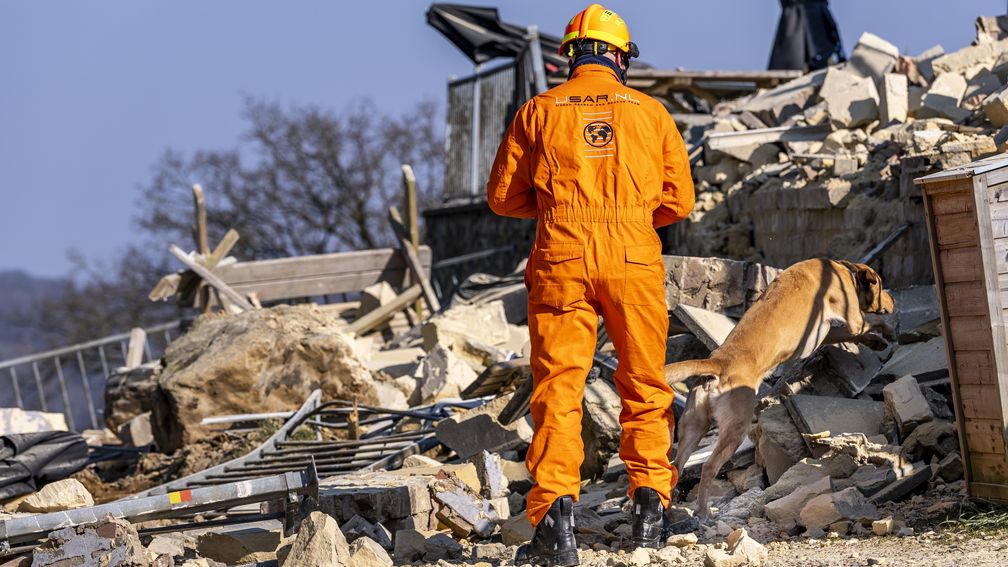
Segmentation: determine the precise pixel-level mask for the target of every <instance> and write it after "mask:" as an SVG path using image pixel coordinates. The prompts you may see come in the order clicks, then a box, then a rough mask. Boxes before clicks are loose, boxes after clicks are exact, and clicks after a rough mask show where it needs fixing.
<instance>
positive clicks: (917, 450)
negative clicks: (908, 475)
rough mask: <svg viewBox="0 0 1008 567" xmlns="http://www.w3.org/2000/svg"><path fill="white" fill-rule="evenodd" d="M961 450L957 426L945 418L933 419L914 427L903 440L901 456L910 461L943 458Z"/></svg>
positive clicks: (928, 460)
mask: <svg viewBox="0 0 1008 567" xmlns="http://www.w3.org/2000/svg"><path fill="white" fill-rule="evenodd" d="M958 450H959V437H958V436H957V435H956V431H955V426H954V425H952V423H951V422H948V421H944V420H938V419H936V420H932V421H928V422H925V423H922V424H920V425H918V426H917V427H915V428H914V430H913V432H911V433H910V435H907V436H906V438H905V439H904V440H903V446H902V447H901V448H900V456H902V457H903V458H904V459H906V460H907V461H909V462H913V461H927V462H930V461H931V459H943V458H945V457H946V456H948V455H950V454H952V453H954V452H956V451H958Z"/></svg>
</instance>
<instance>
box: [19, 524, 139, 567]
mask: <svg viewBox="0 0 1008 567" xmlns="http://www.w3.org/2000/svg"><path fill="white" fill-rule="evenodd" d="M31 564H32V565H33V566H37V567H50V566H51V567H64V566H69V565H103V566H107V567H146V566H148V565H150V558H149V556H148V554H147V550H145V549H144V547H143V545H141V544H140V536H139V535H138V534H137V531H136V528H134V527H133V526H132V525H131V524H130V523H129V522H126V521H124V520H117V519H113V518H112V517H111V516H109V517H106V518H105V519H104V520H102V521H100V522H98V523H96V524H93V525H87V526H76V527H68V528H62V529H59V530H56V531H54V532H51V533H50V534H49V537H47V538H46V539H44V540H42V543H41V544H40V545H39V546H38V547H36V548H35V549H34V550H33V551H32V563H31Z"/></svg>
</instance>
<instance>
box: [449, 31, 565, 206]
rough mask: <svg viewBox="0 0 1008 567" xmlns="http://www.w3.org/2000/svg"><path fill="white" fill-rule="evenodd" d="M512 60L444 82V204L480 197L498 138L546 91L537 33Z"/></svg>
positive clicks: (477, 69)
mask: <svg viewBox="0 0 1008 567" xmlns="http://www.w3.org/2000/svg"><path fill="white" fill-rule="evenodd" d="M527 37H528V42H527V43H526V45H525V49H524V50H523V51H522V52H521V53H520V54H519V55H518V56H517V57H515V59H514V61H512V62H510V63H506V64H504V65H500V66H498V67H494V68H493V69H489V70H483V69H482V65H480V66H477V67H476V72H475V73H474V74H473V75H471V76H469V77H464V78H461V79H456V80H453V81H449V83H448V111H447V116H446V119H447V126H446V134H445V175H444V180H445V181H444V185H445V195H444V197H445V200H446V201H450V200H459V199H465V200H472V199H475V198H482V195H483V189H484V187H485V184H486V180H487V177H488V176H489V175H490V167H491V165H492V164H493V159H494V155H495V154H496V152H497V146H498V145H499V144H500V141H501V138H503V137H504V133H505V132H506V131H507V127H508V124H509V123H510V122H511V119H512V118H513V117H514V115H515V112H517V110H518V108H519V107H520V106H521V105H522V104H523V103H524V102H525V101H527V100H529V99H530V98H532V97H533V96H535V95H536V94H538V93H540V92H542V91H544V90H546V72H545V68H544V66H543V57H542V48H541V46H540V44H539V33H538V31H536V29H535V27H534V26H532V27H530V28H529V30H528V36H527Z"/></svg>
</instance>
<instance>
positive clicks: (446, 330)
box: [421, 300, 511, 356]
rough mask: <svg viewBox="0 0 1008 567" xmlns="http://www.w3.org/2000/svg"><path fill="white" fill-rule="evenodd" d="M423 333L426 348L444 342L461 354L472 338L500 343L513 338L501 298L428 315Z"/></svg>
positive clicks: (487, 342) (463, 354)
mask: <svg viewBox="0 0 1008 567" xmlns="http://www.w3.org/2000/svg"><path fill="white" fill-rule="evenodd" d="M421 334H422V336H423V348H424V350H427V351H430V350H431V349H432V348H434V345H442V346H444V347H446V348H449V349H451V350H453V351H455V353H456V354H458V355H460V356H465V353H464V351H465V345H466V343H467V342H469V341H474V340H475V341H478V342H481V343H484V344H488V345H492V346H496V345H503V344H506V343H507V342H508V341H509V340H510V338H511V331H510V328H509V327H508V320H507V315H506V314H505V313H504V303H503V302H502V301H499V300H498V301H491V302H489V303H484V304H480V305H458V306H453V307H451V308H450V309H448V310H447V311H444V312H443V313H440V314H438V315H436V316H434V317H432V318H430V319H428V320H427V321H426V322H425V323H424V324H423V328H422V329H421Z"/></svg>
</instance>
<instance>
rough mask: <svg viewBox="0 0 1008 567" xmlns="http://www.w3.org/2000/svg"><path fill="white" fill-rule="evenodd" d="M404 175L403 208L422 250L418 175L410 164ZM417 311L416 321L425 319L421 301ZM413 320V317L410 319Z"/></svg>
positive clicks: (404, 167)
mask: <svg viewBox="0 0 1008 567" xmlns="http://www.w3.org/2000/svg"><path fill="white" fill-rule="evenodd" d="M402 175H403V193H404V195H403V201H404V202H403V206H405V207H406V228H407V230H409V236H410V242H412V243H413V248H414V249H415V250H419V249H420V227H419V226H418V225H417V195H416V175H413V167H412V166H411V165H409V164H408V163H404V164H402ZM413 310H414V311H416V319H423V302H421V301H420V300H419V299H418V300H417V302H416V305H414V306H413ZM410 319H413V317H410Z"/></svg>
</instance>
